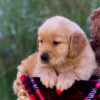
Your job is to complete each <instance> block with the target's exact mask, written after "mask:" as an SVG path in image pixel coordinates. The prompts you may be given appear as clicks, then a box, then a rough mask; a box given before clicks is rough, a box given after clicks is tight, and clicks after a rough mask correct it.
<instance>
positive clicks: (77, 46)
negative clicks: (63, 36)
mask: <svg viewBox="0 0 100 100" xmlns="http://www.w3.org/2000/svg"><path fill="white" fill-rule="evenodd" d="M86 45H87V40H86V38H85V36H83V34H81V33H80V32H76V33H74V34H72V36H71V38H70V46H69V57H71V58H75V57H78V56H79V55H80V54H81V53H82V51H83V50H84V49H85V47H86Z"/></svg>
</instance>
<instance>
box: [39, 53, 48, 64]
mask: <svg viewBox="0 0 100 100" xmlns="http://www.w3.org/2000/svg"><path fill="white" fill-rule="evenodd" d="M41 60H42V61H43V62H45V63H48V60H49V55H48V54H47V53H42V54H41Z"/></svg>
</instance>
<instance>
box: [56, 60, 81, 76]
mask: <svg viewBox="0 0 100 100" xmlns="http://www.w3.org/2000/svg"><path fill="white" fill-rule="evenodd" d="M79 64H80V60H79V59H66V63H65V64H61V65H58V66H55V67H54V70H55V71H56V72H57V73H58V74H59V73H62V72H67V71H70V70H71V71H73V70H74V69H76V68H77V67H78V66H79Z"/></svg>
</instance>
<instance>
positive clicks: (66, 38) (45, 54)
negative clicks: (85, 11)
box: [37, 17, 84, 65]
mask: <svg viewBox="0 0 100 100" xmlns="http://www.w3.org/2000/svg"><path fill="white" fill-rule="evenodd" d="M67 21H68V20H66V19H65V18H59V17H57V18H56V17H55V18H51V19H49V20H47V21H46V22H45V23H44V24H43V25H42V26H41V27H40V28H39V30H38V42H37V43H38V57H39V58H38V59H39V60H40V61H41V63H44V64H50V65H61V64H63V63H65V62H66V57H67V56H68V55H69V56H70V55H71V56H73V55H76V56H77V55H78V54H79V53H80V51H82V46H84V39H83V37H82V36H81V35H80V34H76V35H75V36H74V35H72V34H73V31H72V30H71V29H70V28H71V27H73V26H71V25H70V23H69V22H67ZM72 29H73V28H72ZM73 42H75V46H73V44H74V43H73ZM77 45H80V46H81V47H80V46H77ZM78 47H79V48H78ZM80 48H81V49H80ZM73 51H74V52H73Z"/></svg>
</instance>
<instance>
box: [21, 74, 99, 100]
mask: <svg viewBox="0 0 100 100" xmlns="http://www.w3.org/2000/svg"><path fill="white" fill-rule="evenodd" d="M20 80H21V82H22V84H23V86H24V87H25V90H26V91H27V93H28V95H29V97H30V100H100V79H97V80H89V81H85V80H82V81H76V82H75V84H74V85H73V86H72V87H71V88H70V89H68V90H66V91H63V92H61V91H59V90H56V88H55V87H54V88H53V89H50V88H45V86H43V85H42V84H41V82H40V79H39V78H35V77H28V76H24V75H22V76H21V77H20ZM62 83H63V82H62Z"/></svg>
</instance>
